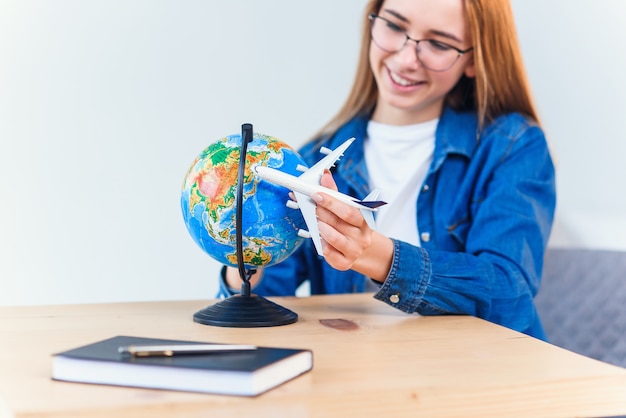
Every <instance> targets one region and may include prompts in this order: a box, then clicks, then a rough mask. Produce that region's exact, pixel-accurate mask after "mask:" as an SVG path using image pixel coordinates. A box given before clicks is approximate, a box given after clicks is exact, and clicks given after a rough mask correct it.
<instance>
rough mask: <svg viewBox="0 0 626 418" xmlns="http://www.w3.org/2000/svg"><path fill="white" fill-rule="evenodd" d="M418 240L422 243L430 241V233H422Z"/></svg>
mask: <svg viewBox="0 0 626 418" xmlns="http://www.w3.org/2000/svg"><path fill="white" fill-rule="evenodd" d="M420 238H422V241H424V242H428V241H430V233H428V232H422V233H421V234H420Z"/></svg>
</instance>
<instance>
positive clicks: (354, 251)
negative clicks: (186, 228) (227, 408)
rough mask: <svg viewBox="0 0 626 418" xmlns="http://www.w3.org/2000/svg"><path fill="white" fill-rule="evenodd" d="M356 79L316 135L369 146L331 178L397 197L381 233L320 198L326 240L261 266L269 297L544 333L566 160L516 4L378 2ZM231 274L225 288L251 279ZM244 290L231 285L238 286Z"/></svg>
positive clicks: (357, 189) (351, 154)
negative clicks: (541, 114)
mask: <svg viewBox="0 0 626 418" xmlns="http://www.w3.org/2000/svg"><path fill="white" fill-rule="evenodd" d="M364 29H365V30H364V34H363V40H362V45H361V54H360V59H359V66H358V70H357V74H356V79H355V82H354V86H353V88H352V91H351V93H350V95H349V97H348V99H347V101H346V103H345V105H344V106H343V108H342V109H341V110H340V111H339V113H338V114H337V115H336V116H335V117H334V118H333V119H332V120H331V121H330V122H329V123H328V124H327V125H326V126H325V127H324V128H323V129H322V130H321V132H320V133H319V135H317V137H316V139H315V140H313V141H312V142H310V143H308V144H306V145H305V146H304V147H303V148H302V150H301V155H302V156H303V157H304V159H305V160H306V161H307V163H309V164H310V165H312V164H313V163H315V162H316V161H317V160H319V158H320V154H319V152H318V151H319V149H320V147H322V146H325V147H328V148H331V149H334V148H336V147H337V146H338V145H339V144H341V143H342V142H343V141H345V140H346V139H348V138H351V137H355V138H356V141H355V142H354V143H353V144H352V145H351V146H350V148H349V149H348V150H347V151H346V153H345V155H344V156H343V157H342V159H341V160H340V161H339V162H338V164H337V166H336V168H335V169H334V171H333V173H332V174H330V173H327V174H325V175H324V176H323V177H322V180H321V182H322V185H324V186H326V187H329V188H333V189H335V188H336V189H338V190H339V191H341V192H342V193H346V194H349V195H351V196H354V197H358V198H363V197H364V196H366V195H367V194H368V193H369V191H370V190H372V189H375V188H377V189H380V190H382V194H381V196H380V199H381V200H385V201H387V202H389V204H388V205H386V206H383V207H381V208H380V209H379V212H378V213H377V220H376V222H377V229H376V230H372V229H370V228H369V227H368V225H367V224H366V222H365V221H364V219H363V217H362V216H361V214H360V212H359V210H357V209H354V208H352V207H350V206H347V205H345V204H343V203H341V202H340V201H337V200H335V199H333V198H332V197H331V196H329V195H327V194H324V193H318V194H314V195H313V196H312V198H313V199H314V200H315V201H316V202H317V216H318V219H319V222H318V225H319V232H320V236H321V238H322V240H323V250H324V258H321V257H318V256H317V253H316V252H315V250H314V248H313V245H312V243H311V242H310V240H307V242H305V244H304V245H302V246H301V247H300V248H299V249H298V250H297V251H296V253H294V254H293V255H292V256H291V257H290V258H289V259H287V260H286V261H284V262H282V263H280V264H278V265H276V266H272V267H270V268H267V269H264V270H263V271H259V272H257V274H256V275H255V277H253V278H252V280H251V282H252V283H253V285H254V288H253V291H254V293H256V294H259V295H266V296H269V295H293V294H294V292H295V291H296V288H297V287H298V286H299V285H300V284H301V283H302V282H304V281H306V280H308V281H310V286H311V293H313V294H324V293H326V294H328V293H347V292H363V291H374V292H375V294H374V297H375V298H377V299H379V300H381V301H383V302H385V303H388V304H389V305H391V306H394V307H396V308H397V309H399V310H401V311H404V312H406V313H419V314H422V315H439V314H469V315H475V316H478V317H481V318H484V319H487V320H489V321H492V322H495V323H498V324H501V325H504V326H507V327H510V328H512V329H515V330H518V331H522V332H525V333H527V334H529V335H533V336H536V337H538V338H544V333H543V330H542V327H541V323H540V320H539V318H538V317H537V312H536V310H535V307H534V303H533V297H534V295H535V294H536V292H537V290H538V288H539V283H540V278H541V270H542V265H543V257H544V251H545V248H546V243H547V241H548V236H549V233H550V229H551V226H552V220H553V214H554V207H555V179H554V167H553V164H552V160H551V157H550V153H549V151H548V147H547V144H546V141H545V138H544V134H543V132H542V130H541V128H540V127H539V123H538V118H537V115H536V112H535V109H534V107H533V104H532V100H531V97H530V92H529V88H528V85H527V80H526V75H525V72H524V68H523V65H522V59H521V55H520V51H519V46H518V42H517V37H516V34H515V29H514V21H513V17H512V12H511V7H510V4H509V0H372V1H370V2H369V4H368V5H367V7H366V11H365V16H364ZM240 283H241V281H240V279H239V277H238V275H237V272H236V271H235V270H234V269H232V270H230V271H227V272H226V274H225V276H224V280H223V281H222V288H221V290H222V292H223V294H230V293H231V292H232V290H231V289H232V288H234V289H238V288H239V287H240ZM229 285H230V286H229Z"/></svg>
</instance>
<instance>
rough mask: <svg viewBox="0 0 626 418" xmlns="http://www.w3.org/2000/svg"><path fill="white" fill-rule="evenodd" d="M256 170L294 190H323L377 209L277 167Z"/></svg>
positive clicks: (334, 195) (263, 176)
mask: <svg viewBox="0 0 626 418" xmlns="http://www.w3.org/2000/svg"><path fill="white" fill-rule="evenodd" d="M254 170H255V172H256V174H257V175H258V176H259V177H261V178H262V179H264V180H267V181H269V182H271V183H274V184H278V185H280V186H283V187H286V188H288V189H289V190H292V191H294V192H299V193H302V194H304V195H306V196H309V197H311V194H313V193H318V192H321V193H326V194H327V195H330V196H332V197H334V198H335V199H337V200H340V201H341V202H343V203H345V204H347V205H350V206H353V207H355V208H359V209H364V210H369V211H372V212H375V211H376V210H377V208H370V207H368V206H365V205H362V204H360V203H359V201H358V200H356V199H355V198H353V197H351V196H348V195H346V194H343V193H339V192H337V191H335V190H331V189H329V188H327V187H324V186H321V185H319V184H311V183H307V182H305V181H302V180H300V179H299V178H298V177H297V176H293V175H291V174H288V173H285V172H282V171H280V170H276V169H275V168H271V167H265V166H261V165H258V166H256V167H255V168H254Z"/></svg>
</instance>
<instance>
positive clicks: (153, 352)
mask: <svg viewBox="0 0 626 418" xmlns="http://www.w3.org/2000/svg"><path fill="white" fill-rule="evenodd" d="M256 349H257V347H256V346H254V345H245V344H171V345H129V346H124V347H119V348H118V349H117V351H118V353H120V354H127V355H131V356H135V357H172V356H176V355H185V354H210V353H224V352H229V351H251V350H256Z"/></svg>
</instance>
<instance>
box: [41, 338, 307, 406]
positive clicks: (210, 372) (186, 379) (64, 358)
mask: <svg viewBox="0 0 626 418" xmlns="http://www.w3.org/2000/svg"><path fill="white" fill-rule="evenodd" d="M178 344H205V343H199V342H197V341H196V342H194V341H179V340H163V339H154V338H140V337H129V336H117V337H113V338H110V339H108V340H103V341H99V342H96V343H93V344H89V345H85V346H83V347H78V348H75V349H73V350H68V351H64V352H61V353H58V354H55V355H54V356H53V367H52V378H53V379H54V380H63V381H69V382H81V383H95V384H103V385H116V386H132V387H143V388H152V389H168V390H180V391H189V392H205V393H214V394H223V395H240V396H256V395H259V394H261V393H263V392H265V391H267V390H270V389H272V388H274V387H276V386H278V385H280V384H282V383H284V382H286V381H288V380H291V379H293V378H295V377H297V376H299V375H301V374H303V373H305V372H307V371H309V370H311V368H312V367H313V353H312V352H311V350H307V349H291V348H278V347H257V348H256V349H254V350H245V351H226V352H215V353H209V354H206V353H202V354H198V353H196V354H182V355H173V356H150V357H138V356H133V355H129V354H124V353H121V352H120V351H119V348H120V347H126V346H133V345H178Z"/></svg>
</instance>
